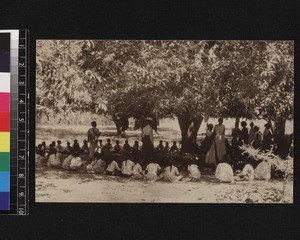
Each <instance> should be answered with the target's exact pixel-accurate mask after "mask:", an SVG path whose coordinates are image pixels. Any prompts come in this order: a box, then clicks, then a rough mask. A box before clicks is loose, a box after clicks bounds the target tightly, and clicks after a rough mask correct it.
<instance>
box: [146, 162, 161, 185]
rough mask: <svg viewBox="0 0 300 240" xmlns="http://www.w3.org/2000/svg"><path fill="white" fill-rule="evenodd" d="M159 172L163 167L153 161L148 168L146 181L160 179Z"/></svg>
mask: <svg viewBox="0 0 300 240" xmlns="http://www.w3.org/2000/svg"><path fill="white" fill-rule="evenodd" d="M159 170H161V167H160V166H159V165H158V164H157V163H156V162H155V161H152V162H151V163H150V164H148V165H147V167H146V171H145V173H146V174H145V177H146V179H147V180H153V181H156V180H157V179H158V178H159V176H158V175H159Z"/></svg>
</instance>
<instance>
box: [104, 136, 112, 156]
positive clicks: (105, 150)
mask: <svg viewBox="0 0 300 240" xmlns="http://www.w3.org/2000/svg"><path fill="white" fill-rule="evenodd" d="M103 151H104V152H105V153H109V152H110V151H112V145H111V143H110V139H107V140H106V144H105V145H104V147H103Z"/></svg>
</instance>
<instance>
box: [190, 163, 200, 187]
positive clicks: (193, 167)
mask: <svg viewBox="0 0 300 240" xmlns="http://www.w3.org/2000/svg"><path fill="white" fill-rule="evenodd" d="M187 170H188V179H189V180H190V181H191V182H193V181H199V180H200V178H201V172H200V170H199V168H198V165H197V164H196V161H193V162H191V164H190V165H188V168H187Z"/></svg>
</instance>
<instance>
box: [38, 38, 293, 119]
mask: <svg viewBox="0 0 300 240" xmlns="http://www.w3.org/2000/svg"><path fill="white" fill-rule="evenodd" d="M293 49H294V45H293V42H291V41H157V40H147V41H146V40H142V41H132V40H107V41H106V40H89V41H88V40H84V41H83V40H69V41H67V40H41V41H38V42H37V62H36V69H37V70H36V71H37V72H36V73H37V74H36V75H37V89H38V91H37V108H38V109H47V110H51V111H53V112H56V113H57V112H62V113H64V114H65V115H68V114H70V113H72V112H76V111H91V112H96V113H100V114H110V115H112V116H126V117H135V118H139V117H141V116H146V115H154V114H155V115H156V116H158V117H160V118H164V117H173V116H188V117H189V118H190V119H195V118H196V119H198V118H199V117H201V118H203V117H208V116H209V117H218V116H223V117H247V118H265V119H268V120H274V119H276V118H280V117H281V118H282V117H284V118H292V117H293V111H294V108H293V105H294V101H293V99H294V53H293Z"/></svg>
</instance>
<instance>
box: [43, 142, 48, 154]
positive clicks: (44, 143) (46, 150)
mask: <svg viewBox="0 0 300 240" xmlns="http://www.w3.org/2000/svg"><path fill="white" fill-rule="evenodd" d="M42 149H43V150H44V151H45V153H47V152H48V150H49V148H48V147H47V145H46V142H42Z"/></svg>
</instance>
